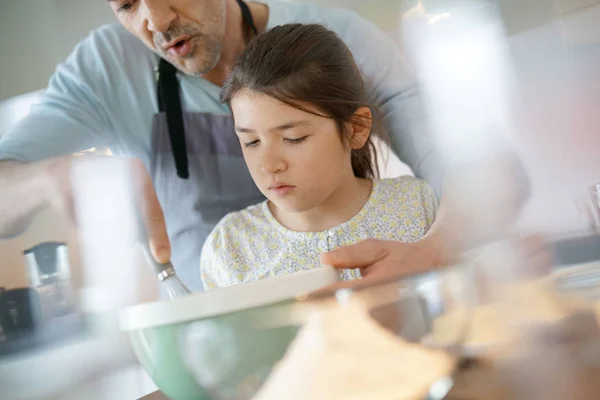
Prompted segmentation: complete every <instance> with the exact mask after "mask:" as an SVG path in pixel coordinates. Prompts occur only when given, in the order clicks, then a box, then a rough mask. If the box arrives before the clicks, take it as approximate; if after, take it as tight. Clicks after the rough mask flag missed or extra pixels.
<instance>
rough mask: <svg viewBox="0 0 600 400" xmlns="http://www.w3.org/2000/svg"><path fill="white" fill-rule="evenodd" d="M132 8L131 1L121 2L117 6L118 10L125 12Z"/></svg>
mask: <svg viewBox="0 0 600 400" xmlns="http://www.w3.org/2000/svg"><path fill="white" fill-rule="evenodd" d="M132 9H133V3H132V2H130V1H128V2H125V3H121V5H120V6H119V7H118V8H117V11H118V12H127V11H131V10H132Z"/></svg>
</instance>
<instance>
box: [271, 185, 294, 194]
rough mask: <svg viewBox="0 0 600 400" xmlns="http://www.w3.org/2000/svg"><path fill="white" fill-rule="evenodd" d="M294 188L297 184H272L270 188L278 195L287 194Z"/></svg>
mask: <svg viewBox="0 0 600 400" xmlns="http://www.w3.org/2000/svg"><path fill="white" fill-rule="evenodd" d="M294 189H296V186H292V185H279V186H271V187H270V188H269V190H270V191H272V192H273V193H275V194H276V195H277V196H285V195H288V194H290V193H291V192H292V191H293V190H294Z"/></svg>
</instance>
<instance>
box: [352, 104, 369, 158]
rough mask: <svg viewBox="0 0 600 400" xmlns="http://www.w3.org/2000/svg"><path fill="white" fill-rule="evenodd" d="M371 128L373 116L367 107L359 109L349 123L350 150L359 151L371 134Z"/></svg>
mask: <svg viewBox="0 0 600 400" xmlns="http://www.w3.org/2000/svg"><path fill="white" fill-rule="evenodd" d="M372 126H373V115H372V113H371V109H370V108H369V107H360V108H358V109H357V110H356V111H355V112H354V114H353V115H352V117H351V119H350V122H349V129H350V148H351V149H353V150H358V149H361V148H362V147H363V146H364V145H365V143H367V140H368V139H369V135H370V134H371V127H372Z"/></svg>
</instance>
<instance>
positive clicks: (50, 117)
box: [0, 33, 115, 161]
mask: <svg viewBox="0 0 600 400" xmlns="http://www.w3.org/2000/svg"><path fill="white" fill-rule="evenodd" d="M105 46H106V44H105V43H104V42H103V40H102V37H101V35H100V34H98V33H94V34H92V35H91V36H90V37H88V38H87V39H86V40H84V41H83V42H81V43H80V44H79V45H78V46H77V47H76V49H75V50H74V51H73V53H72V54H71V55H70V56H69V58H68V59H67V61H66V62H65V63H63V64H61V65H60V66H59V67H58V68H57V70H56V72H55V73H54V75H53V76H52V78H51V79H50V82H49V86H48V88H47V89H46V90H45V91H44V92H43V94H42V95H41V99H40V103H39V104H36V105H34V106H32V108H31V110H30V112H29V114H28V116H26V117H25V118H24V119H23V120H21V121H20V122H19V123H17V124H16V126H15V127H14V128H13V129H11V130H10V131H9V132H7V133H6V134H5V135H4V136H3V137H2V139H1V140H0V160H2V159H5V160H6V159H10V160H19V161H38V160H42V159H45V158H50V157H54V156H59V155H63V154H69V153H74V152H78V151H82V150H87V149H90V148H92V147H101V146H102V147H111V148H112V147H114V146H115V137H114V129H113V127H112V125H111V122H110V117H109V112H108V111H107V107H108V106H107V101H106V100H105V99H106V97H105V94H106V93H108V92H109V91H110V90H114V85H111V84H110V82H109V81H110V78H109V75H110V74H109V73H108V71H107V70H106V65H105V64H104V63H103V59H104V58H105V57H106V55H105V54H104V56H103V53H104V52H103V51H102V49H103V48H104V47H105Z"/></svg>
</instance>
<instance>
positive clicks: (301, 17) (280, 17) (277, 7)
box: [267, 0, 367, 36]
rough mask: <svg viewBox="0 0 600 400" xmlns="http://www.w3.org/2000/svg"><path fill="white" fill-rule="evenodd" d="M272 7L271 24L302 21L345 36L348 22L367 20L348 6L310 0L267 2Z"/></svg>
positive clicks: (301, 22)
mask: <svg viewBox="0 0 600 400" xmlns="http://www.w3.org/2000/svg"><path fill="white" fill-rule="evenodd" d="M267 4H269V7H270V8H271V18H272V20H271V21H269V22H270V23H269V26H275V25H282V24H289V23H300V24H311V23H312V24H320V25H323V26H325V27H327V28H328V29H330V30H332V31H334V32H336V33H337V34H338V35H341V36H343V34H344V32H346V30H347V29H348V28H350V27H349V26H348V24H353V23H355V22H367V21H366V20H365V19H364V18H362V17H361V16H359V15H358V14H356V13H355V12H354V11H351V10H348V9H346V8H339V7H328V6H325V5H321V4H315V3H310V2H282V1H277V0H276V1H269V2H267Z"/></svg>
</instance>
